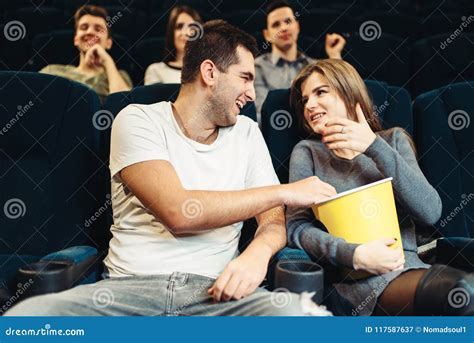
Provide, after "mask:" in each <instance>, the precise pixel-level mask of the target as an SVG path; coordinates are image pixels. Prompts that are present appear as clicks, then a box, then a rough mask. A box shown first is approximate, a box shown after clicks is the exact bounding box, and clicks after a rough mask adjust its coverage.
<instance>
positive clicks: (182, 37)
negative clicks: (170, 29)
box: [174, 12, 194, 53]
mask: <svg viewBox="0 0 474 343" xmlns="http://www.w3.org/2000/svg"><path fill="white" fill-rule="evenodd" d="M193 22H194V19H193V17H191V16H190V15H189V14H187V13H184V12H183V13H180V14H179V15H178V19H177V20H176V24H175V25H174V46H175V47H176V52H178V53H183V51H184V45H185V44H186V41H187V40H188V37H189V36H192V32H190V30H192V28H190V27H189V24H191V23H193Z"/></svg>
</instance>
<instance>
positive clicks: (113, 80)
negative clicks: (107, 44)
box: [86, 44, 131, 94]
mask: <svg viewBox="0 0 474 343" xmlns="http://www.w3.org/2000/svg"><path fill="white" fill-rule="evenodd" d="M94 55H96V56H98V57H99V59H100V63H101V64H102V65H103V67H104V68H105V72H106V73H107V79H108V81H109V93H110V94H112V93H116V92H123V91H129V90H130V89H131V88H130V86H129V85H127V83H126V82H125V80H124V79H123V77H122V75H120V72H119V71H118V69H117V66H116V65H115V62H114V60H113V58H112V56H110V55H109V53H108V52H107V51H106V50H105V49H104V48H103V47H102V46H100V45H99V44H96V45H94V46H92V47H91V48H90V49H89V50H88V51H87V53H86V59H91V58H94Z"/></svg>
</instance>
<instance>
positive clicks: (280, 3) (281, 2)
mask: <svg viewBox="0 0 474 343" xmlns="http://www.w3.org/2000/svg"><path fill="white" fill-rule="evenodd" d="M283 7H289V8H291V10H292V11H293V12H294V11H295V10H294V9H293V7H291V5H290V3H289V2H288V1H286V0H275V1H270V3H269V4H268V5H267V7H266V8H265V13H266V17H265V21H266V26H268V15H269V14H270V13H272V12H273V11H274V10H277V9H279V8H283Z"/></svg>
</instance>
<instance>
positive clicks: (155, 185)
mask: <svg viewBox="0 0 474 343" xmlns="http://www.w3.org/2000/svg"><path fill="white" fill-rule="evenodd" d="M120 175H121V178H122V180H123V182H124V183H125V184H126V186H127V187H128V188H129V189H130V190H131V191H132V192H133V193H134V194H135V196H136V197H137V198H138V199H139V200H140V201H141V202H142V204H143V205H144V206H145V207H147V208H148V209H149V210H150V211H151V212H152V213H153V214H154V215H155V216H156V217H157V218H159V219H160V221H161V222H163V223H164V224H165V225H166V226H167V227H168V228H169V230H170V231H172V232H173V233H175V234H181V233H185V232H197V231H202V230H207V229H212V228H219V227H224V226H227V225H230V224H233V223H237V222H240V221H243V220H246V219H248V218H252V217H255V216H257V215H258V214H260V213H263V212H265V211H268V210H269V209H272V208H274V207H277V206H280V205H283V204H286V205H289V206H295V207H308V206H311V205H312V204H314V203H316V202H320V201H323V200H324V199H326V198H327V197H330V196H332V195H334V194H336V192H335V189H334V188H333V187H332V186H330V185H328V184H326V183H324V182H322V181H320V180H319V179H318V178H317V177H310V178H307V179H304V180H301V181H298V182H296V183H292V184H288V185H278V186H267V187H258V188H250V189H246V190H241V191H196V190H186V189H184V188H183V186H182V184H181V181H180V180H179V178H178V175H177V174H176V171H175V170H174V168H173V166H172V165H171V164H170V163H169V162H167V161H163V160H152V161H145V162H140V163H136V164H133V165H131V166H128V167H126V168H124V169H122V171H121V172H120ZM265 240H267V238H265Z"/></svg>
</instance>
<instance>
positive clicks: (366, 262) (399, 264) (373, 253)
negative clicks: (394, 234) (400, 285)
mask: <svg viewBox="0 0 474 343" xmlns="http://www.w3.org/2000/svg"><path fill="white" fill-rule="evenodd" d="M395 242H396V240H395V239H394V238H388V239H387V238H385V239H378V240H375V241H371V242H368V243H365V244H362V245H359V246H358V247H357V248H356V250H355V252H354V259H353V264H354V269H355V270H365V271H368V272H369V273H372V274H376V275H380V274H385V273H388V272H391V271H393V270H401V269H403V265H404V264H405V257H404V255H403V251H402V249H392V248H390V245H392V244H394V243H395Z"/></svg>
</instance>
